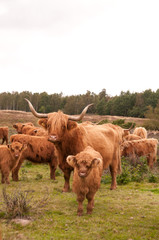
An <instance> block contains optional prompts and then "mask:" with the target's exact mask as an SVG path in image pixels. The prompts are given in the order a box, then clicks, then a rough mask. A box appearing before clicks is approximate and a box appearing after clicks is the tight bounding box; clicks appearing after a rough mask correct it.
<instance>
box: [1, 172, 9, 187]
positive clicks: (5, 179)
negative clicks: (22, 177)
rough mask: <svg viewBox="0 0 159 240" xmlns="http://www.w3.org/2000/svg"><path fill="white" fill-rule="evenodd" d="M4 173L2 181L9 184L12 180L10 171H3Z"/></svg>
mask: <svg viewBox="0 0 159 240" xmlns="http://www.w3.org/2000/svg"><path fill="white" fill-rule="evenodd" d="M1 173H2V179H1V183H7V184H9V183H10V181H9V171H3V170H2V171H1Z"/></svg>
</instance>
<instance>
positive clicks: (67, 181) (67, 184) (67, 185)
mask: <svg viewBox="0 0 159 240" xmlns="http://www.w3.org/2000/svg"><path fill="white" fill-rule="evenodd" d="M70 176H71V170H70V169H67V170H64V179H65V183H64V188H63V190H62V191H63V192H69V190H70Z"/></svg>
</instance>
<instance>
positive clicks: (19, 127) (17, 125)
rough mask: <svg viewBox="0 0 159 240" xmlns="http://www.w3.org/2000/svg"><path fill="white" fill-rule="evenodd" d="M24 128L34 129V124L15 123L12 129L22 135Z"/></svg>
mask: <svg viewBox="0 0 159 240" xmlns="http://www.w3.org/2000/svg"><path fill="white" fill-rule="evenodd" d="M25 126H32V127H34V124H33V123H31V122H26V123H20V122H19V123H15V124H13V127H14V128H15V129H16V130H17V133H19V134H21V133H23V127H25Z"/></svg>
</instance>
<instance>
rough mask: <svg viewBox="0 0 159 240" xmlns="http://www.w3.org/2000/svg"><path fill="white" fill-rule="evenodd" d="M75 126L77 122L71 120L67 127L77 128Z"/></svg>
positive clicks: (69, 128)
mask: <svg viewBox="0 0 159 240" xmlns="http://www.w3.org/2000/svg"><path fill="white" fill-rule="evenodd" d="M75 127H77V123H76V122H75V121H71V120H69V121H68V123H67V129H68V130H71V129H73V128H75Z"/></svg>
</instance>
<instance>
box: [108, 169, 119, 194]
mask: <svg viewBox="0 0 159 240" xmlns="http://www.w3.org/2000/svg"><path fill="white" fill-rule="evenodd" d="M109 168H110V173H111V177H112V183H111V187H110V190H114V189H116V186H117V183H116V175H117V170H118V169H117V167H114V166H112V165H110V166H109Z"/></svg>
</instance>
